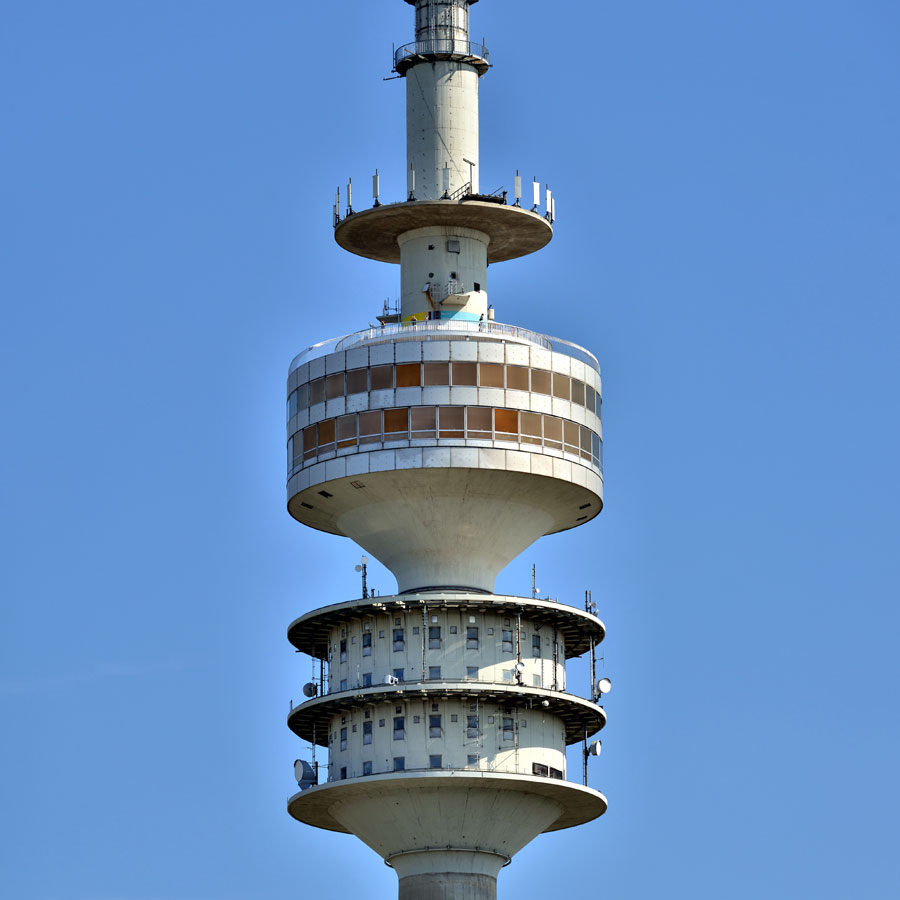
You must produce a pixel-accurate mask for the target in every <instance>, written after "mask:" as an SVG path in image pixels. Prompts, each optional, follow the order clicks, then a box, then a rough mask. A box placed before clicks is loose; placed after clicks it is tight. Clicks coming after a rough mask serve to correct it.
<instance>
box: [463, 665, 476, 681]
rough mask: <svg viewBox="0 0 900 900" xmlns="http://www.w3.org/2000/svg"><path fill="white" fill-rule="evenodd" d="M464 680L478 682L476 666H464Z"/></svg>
mask: <svg viewBox="0 0 900 900" xmlns="http://www.w3.org/2000/svg"><path fill="white" fill-rule="evenodd" d="M466 678H468V679H471V680H472V681H477V680H478V666H466Z"/></svg>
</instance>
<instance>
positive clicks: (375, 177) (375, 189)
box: [372, 169, 381, 206]
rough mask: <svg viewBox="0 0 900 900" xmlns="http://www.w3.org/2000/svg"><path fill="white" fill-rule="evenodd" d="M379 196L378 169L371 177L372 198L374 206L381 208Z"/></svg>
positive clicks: (379, 180) (379, 181)
mask: <svg viewBox="0 0 900 900" xmlns="http://www.w3.org/2000/svg"><path fill="white" fill-rule="evenodd" d="M380 195H381V179H380V178H379V177H378V169H376V170H375V174H374V175H373V176H372V196H373V197H374V198H375V204H374V205H375V206H381V201H380V200H379V199H378V197H379V196H380Z"/></svg>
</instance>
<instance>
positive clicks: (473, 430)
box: [466, 406, 492, 440]
mask: <svg viewBox="0 0 900 900" xmlns="http://www.w3.org/2000/svg"><path fill="white" fill-rule="evenodd" d="M466 437H470V438H476V439H477V440H490V439H491V437H492V433H491V408H490V407H489V406H470V407H468V408H467V409H466Z"/></svg>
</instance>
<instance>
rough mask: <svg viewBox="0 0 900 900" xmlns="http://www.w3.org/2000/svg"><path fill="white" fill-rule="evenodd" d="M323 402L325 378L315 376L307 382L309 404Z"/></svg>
mask: <svg viewBox="0 0 900 900" xmlns="http://www.w3.org/2000/svg"><path fill="white" fill-rule="evenodd" d="M324 402H325V379H324V378H317V379H316V380H315V381H311V382H310V383H309V405H310V406H312V405H313V403H324Z"/></svg>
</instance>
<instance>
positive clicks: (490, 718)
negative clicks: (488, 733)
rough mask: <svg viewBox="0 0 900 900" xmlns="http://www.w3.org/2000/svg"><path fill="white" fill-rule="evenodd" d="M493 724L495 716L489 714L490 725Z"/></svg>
mask: <svg viewBox="0 0 900 900" xmlns="http://www.w3.org/2000/svg"><path fill="white" fill-rule="evenodd" d="M493 724H494V717H493V716H488V725H493Z"/></svg>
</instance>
